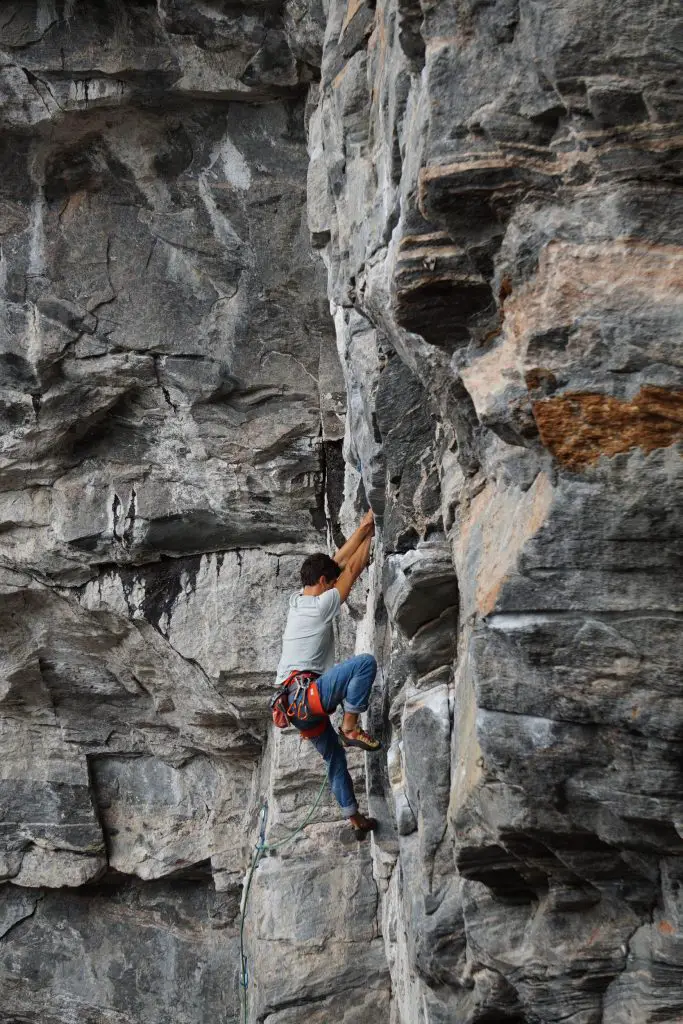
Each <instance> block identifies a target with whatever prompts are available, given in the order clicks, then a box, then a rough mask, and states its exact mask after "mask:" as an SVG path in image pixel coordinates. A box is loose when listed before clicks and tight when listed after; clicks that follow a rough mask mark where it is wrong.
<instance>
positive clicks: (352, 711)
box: [318, 654, 382, 750]
mask: <svg viewBox="0 0 683 1024" xmlns="http://www.w3.org/2000/svg"><path fill="white" fill-rule="evenodd" d="M376 674H377V662H376V661H375V659H374V658H373V656H372V655H371V654H358V655H356V657H355V658H349V659H348V660H347V661H343V662H342V663H341V664H340V665H335V666H334V667H333V668H331V669H328V671H327V672H324V673H323V675H322V676H321V677H320V679H318V692H319V693H320V700H321V702H322V705H323V707H324V708H325V711H327V712H328V714H331V713H332V712H333V711H334V710H335V708H336V707H337V705H338V704H343V707H344V721H343V723H342V728H341V732H340V734H339V735H340V737H341V741H342V743H343V744H344V745H345V746H350V747H360V748H361V749H362V750H379V749H380V748H381V746H382V744H381V743H380V742H379V740H376V739H374V738H373V737H372V736H369V735H368V733H366V732H364V731H363V729H361V728H360V726H359V725H358V716H359V714H361V713H362V712H363V711H365V710H366V709H367V706H368V701H369V699H370V690H371V689H372V684H373V682H374V681H375V676H376Z"/></svg>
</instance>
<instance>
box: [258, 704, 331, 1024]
mask: <svg viewBox="0 0 683 1024" xmlns="http://www.w3.org/2000/svg"><path fill="white" fill-rule="evenodd" d="M316 689H317V687H316ZM326 785H327V778H324V779H323V781H322V785H321V786H320V789H319V790H318V795H317V796H316V798H315V800H314V801H313V803H312V804H311V806H310V808H309V810H308V813H307V814H306V817H305V818H304V820H303V821H302V822H301V824H300V825H298V826H297V828H296V829H295V830H294V832H292V834H291V836H287V837H286V838H285V839H280V840H279V841H278V842H277V843H267V842H266V825H267V823H268V801H267V800H265V801H264V802H263V805H262V806H261V812H260V815H259V819H260V824H259V837H258V841H257V843H256V846H255V847H254V852H253V853H252V855H251V864H250V865H249V874H248V875H247V882H246V885H245V887H244V897H243V899H242V915H241V919H240V987H241V989H242V1010H243V1017H242V1020H243V1024H248V1016H249V1015H248V1004H247V989H248V987H249V963H248V960H247V955H246V953H245V952H244V922H245V920H246V916H247V906H248V904H249V893H250V891H251V883H252V880H253V878H254V873H255V871H256V868H257V867H258V865H259V861H260V860H261V857H262V856H263V855H264V853H272V852H273V851H274V850H279V849H281V848H282V847H283V846H287V844H288V843H292V842H294V840H295V839H296V837H297V836H298V835H299V833H300V832H302V831H303V830H304V829H305V828H306V825H308V823H309V822H310V820H311V818H312V817H313V815H314V814H315V812H316V809H317V807H318V804H319V803H320V801H321V800H322V795H323V792H324V791H325V786H326Z"/></svg>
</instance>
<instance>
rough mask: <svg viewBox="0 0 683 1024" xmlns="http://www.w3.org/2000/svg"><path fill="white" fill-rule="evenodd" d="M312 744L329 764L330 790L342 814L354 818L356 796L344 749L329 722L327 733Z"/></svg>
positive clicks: (356, 808)
mask: <svg viewBox="0 0 683 1024" xmlns="http://www.w3.org/2000/svg"><path fill="white" fill-rule="evenodd" d="M311 743H312V744H313V746H314V747H315V749H316V750H317V751H318V753H319V754H320V755H321V756H322V757H323V759H324V760H325V762H326V764H327V778H328V780H329V783H330V789H331V790H332V792H333V793H334V797H335V799H336V801H337V803H338V804H339V806H340V807H341V811H342V814H343V815H344V817H345V818H353V817H354V815H356V814H358V804H357V802H356V794H355V793H354V790H353V782H352V781H351V776H350V775H349V769H348V768H347V766H346V754H345V753H344V748H343V747H342V745H341V743H340V742H339V737H338V736H337V734H336V732H335V731H334V729H333V728H332V726H331V725H330V723H329V722H328V723H327V728H326V729H325V731H324V732H323V733H322V734H321V735H320V736H316V737H314V738H313V739H311Z"/></svg>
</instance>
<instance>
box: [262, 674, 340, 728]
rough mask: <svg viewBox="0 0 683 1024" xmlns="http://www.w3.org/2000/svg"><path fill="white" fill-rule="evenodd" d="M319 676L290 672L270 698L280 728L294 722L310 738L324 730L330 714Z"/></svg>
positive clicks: (274, 719)
mask: <svg viewBox="0 0 683 1024" xmlns="http://www.w3.org/2000/svg"><path fill="white" fill-rule="evenodd" d="M317 678H318V676H317V675H315V673H313V672H292V673H290V675H288V676H287V678H286V679H285V681H284V682H283V684H282V686H281V687H280V688H279V690H278V691H277V693H276V694H275V696H274V697H273V698H272V700H271V702H270V708H271V712H272V715H273V722H274V724H275V725H276V726H277V728H278V729H286V728H287V727H288V726H289V725H293V726H294V728H295V729H298V730H299V732H300V733H301V736H302V738H303V739H306V740H310V739H314V738H315V737H316V736H321V735H322V734H323V733H324V731H325V729H326V728H327V723H328V721H329V715H328V714H327V712H326V711H325V709H324V708H323V706H322V703H321V700H320V693H319V691H318V684H317V682H316V679H317Z"/></svg>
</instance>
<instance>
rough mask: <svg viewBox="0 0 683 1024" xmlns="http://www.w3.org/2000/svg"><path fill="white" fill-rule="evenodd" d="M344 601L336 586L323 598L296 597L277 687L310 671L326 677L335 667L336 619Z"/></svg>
mask: <svg viewBox="0 0 683 1024" xmlns="http://www.w3.org/2000/svg"><path fill="white" fill-rule="evenodd" d="M340 608H341V598H340V596H339V591H338V590H336V589H335V588H334V587H333V588H332V590H328V591H326V592H325V593H324V594H321V595H320V597H307V596H306V595H304V594H302V593H298V594H292V596H291V597H290V599H289V615H288V616H287V625H286V627H285V632H284V635H283V637H282V657H281V658H280V664H279V665H278V667H277V678H276V680H275V683H276V685H279V684H280V683H281V682H282V680H283V679H286V678H287V676H288V675H289V674H290V672H294V671H300V672H303V671H306V670H308V671H310V672H317V673H318V674H319V675H322V673H323V672H325V671H326V669H328V668H332V666H333V665H334V627H333V622H334V619H335V618H336V617H337V615H339V610H340Z"/></svg>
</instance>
